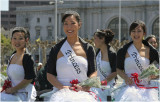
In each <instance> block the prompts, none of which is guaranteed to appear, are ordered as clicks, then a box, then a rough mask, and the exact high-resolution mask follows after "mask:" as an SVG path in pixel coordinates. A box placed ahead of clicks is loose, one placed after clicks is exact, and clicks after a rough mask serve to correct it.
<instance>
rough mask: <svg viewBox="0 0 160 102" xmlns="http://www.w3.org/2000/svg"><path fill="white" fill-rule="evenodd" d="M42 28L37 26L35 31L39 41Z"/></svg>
mask: <svg viewBox="0 0 160 102" xmlns="http://www.w3.org/2000/svg"><path fill="white" fill-rule="evenodd" d="M40 29H41V27H40V26H36V27H35V30H36V39H38V38H39V37H40V35H41V33H40V32H41V30H40Z"/></svg>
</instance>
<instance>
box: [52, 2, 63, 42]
mask: <svg viewBox="0 0 160 102" xmlns="http://www.w3.org/2000/svg"><path fill="white" fill-rule="evenodd" d="M57 3H61V4H63V1H59V2H57V0H55V2H49V4H50V5H53V4H54V5H55V21H54V22H55V25H54V26H55V27H54V34H55V35H54V37H55V42H56V43H57Z"/></svg>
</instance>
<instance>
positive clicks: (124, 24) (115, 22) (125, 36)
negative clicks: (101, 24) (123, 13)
mask: <svg viewBox="0 0 160 102" xmlns="http://www.w3.org/2000/svg"><path fill="white" fill-rule="evenodd" d="M118 24H119V18H118V17H117V18H114V19H113V20H112V21H111V22H110V23H109V25H108V28H109V29H111V30H112V31H113V32H114V33H115V36H114V38H115V39H118V36H119V33H118V32H119V30H118V29H119V26H118ZM127 39H128V25H127V22H126V21H125V20H123V19H121V41H123V40H127Z"/></svg>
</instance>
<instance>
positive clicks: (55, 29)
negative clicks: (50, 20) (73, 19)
mask: <svg viewBox="0 0 160 102" xmlns="http://www.w3.org/2000/svg"><path fill="white" fill-rule="evenodd" d="M54 22H55V27H54V31H55V32H54V33H55V42H56V43H57V0H55V21H54Z"/></svg>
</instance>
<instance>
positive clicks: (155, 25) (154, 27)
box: [152, 18, 159, 39]
mask: <svg viewBox="0 0 160 102" xmlns="http://www.w3.org/2000/svg"><path fill="white" fill-rule="evenodd" d="M152 34H153V35H155V36H156V38H158V39H159V18H157V19H156V20H155V21H154V22H153V25H152Z"/></svg>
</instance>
